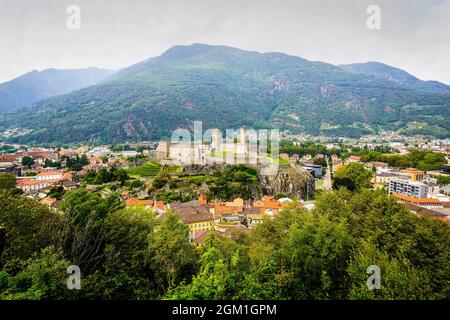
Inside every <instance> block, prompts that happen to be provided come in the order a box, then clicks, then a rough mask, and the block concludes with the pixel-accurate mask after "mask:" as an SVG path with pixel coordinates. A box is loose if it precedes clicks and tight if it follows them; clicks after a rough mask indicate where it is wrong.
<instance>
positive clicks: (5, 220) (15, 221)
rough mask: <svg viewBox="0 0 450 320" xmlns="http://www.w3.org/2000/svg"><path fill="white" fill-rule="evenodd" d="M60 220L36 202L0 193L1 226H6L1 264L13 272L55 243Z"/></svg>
mask: <svg viewBox="0 0 450 320" xmlns="http://www.w3.org/2000/svg"><path fill="white" fill-rule="evenodd" d="M57 222H58V218H57V216H56V215H54V214H53V213H52V212H50V210H48V208H47V207H45V206H43V205H41V204H39V203H37V202H36V201H34V200H32V199H29V198H25V197H20V196H19V197H18V196H16V195H13V194H11V193H7V192H4V191H3V192H2V191H0V225H1V226H3V227H4V229H5V233H6V237H5V247H4V250H3V254H2V256H1V259H2V260H1V262H2V264H3V266H4V268H6V269H13V270H15V268H16V267H17V266H18V265H20V263H21V261H23V260H26V259H28V258H29V257H31V255H32V254H33V253H35V252H38V251H39V250H40V249H41V248H44V247H46V246H47V245H49V244H51V242H52V235H53V231H54V228H55V225H57Z"/></svg>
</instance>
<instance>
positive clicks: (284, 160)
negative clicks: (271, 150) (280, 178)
mask: <svg viewBox="0 0 450 320" xmlns="http://www.w3.org/2000/svg"><path fill="white" fill-rule="evenodd" d="M267 158H269V159H272V155H271V154H268V155H267ZM273 163H274V164H289V160H287V159H285V158H281V157H278V160H274V161H273Z"/></svg>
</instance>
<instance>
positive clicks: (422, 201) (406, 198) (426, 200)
mask: <svg viewBox="0 0 450 320" xmlns="http://www.w3.org/2000/svg"><path fill="white" fill-rule="evenodd" d="M392 196H393V197H394V198H397V199H400V200H403V201H406V202H410V203H420V204H428V203H430V204H435V205H442V202H441V201H439V200H438V199H434V198H412V197H409V196H406V195H404V194H398V193H394V194H392Z"/></svg>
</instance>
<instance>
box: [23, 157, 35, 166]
mask: <svg viewBox="0 0 450 320" xmlns="http://www.w3.org/2000/svg"><path fill="white" fill-rule="evenodd" d="M33 164H34V160H33V158H31V157H28V156H25V157H23V158H22V165H23V166H25V167H27V168H30V167H31V166H32V165H33Z"/></svg>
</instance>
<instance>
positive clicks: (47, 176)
mask: <svg viewBox="0 0 450 320" xmlns="http://www.w3.org/2000/svg"><path fill="white" fill-rule="evenodd" d="M63 177H64V173H63V172H58V171H50V172H41V173H38V174H37V175H36V176H35V177H34V178H35V180H40V181H42V180H59V179H62V178H63Z"/></svg>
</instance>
